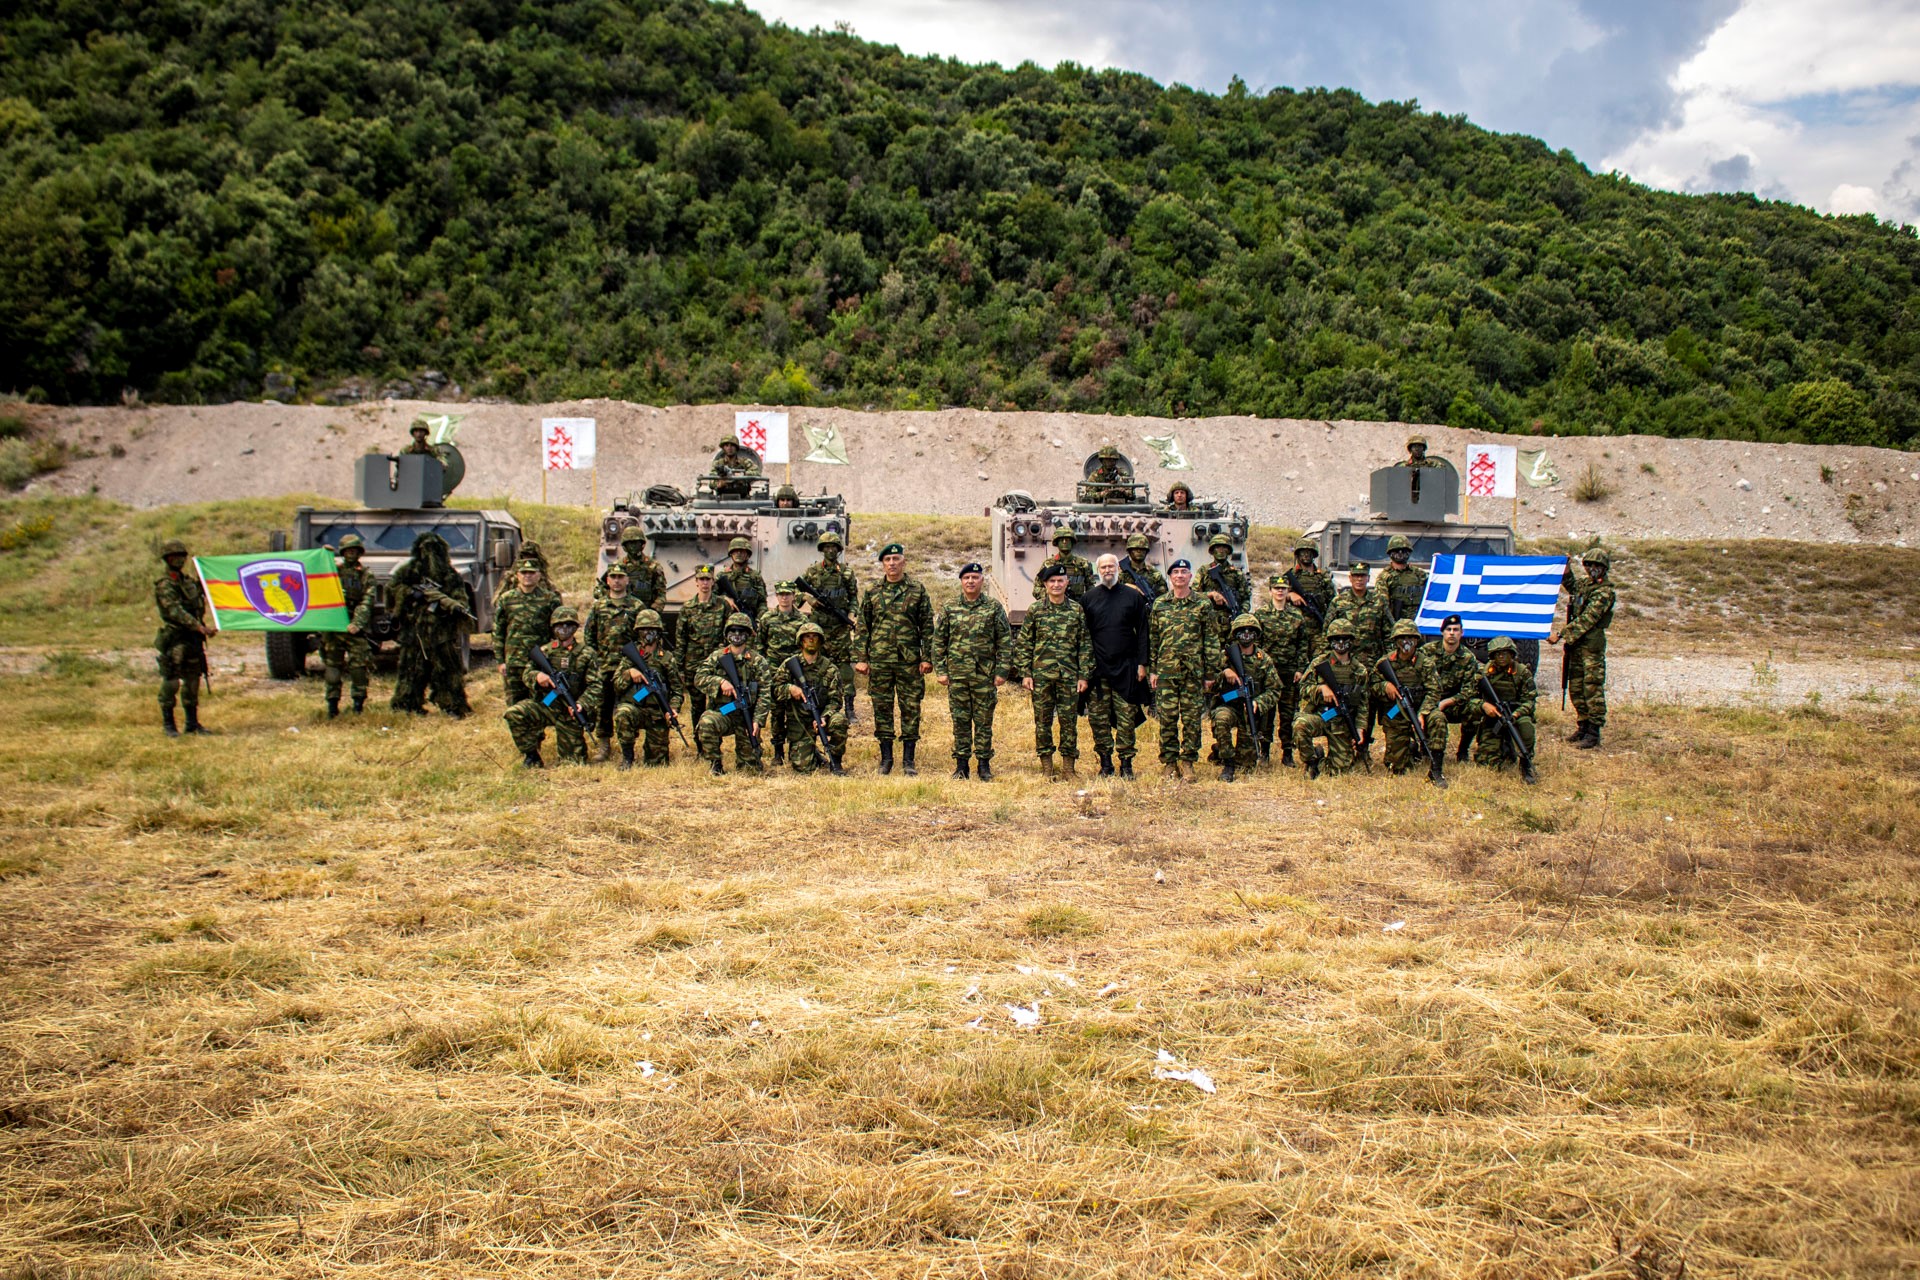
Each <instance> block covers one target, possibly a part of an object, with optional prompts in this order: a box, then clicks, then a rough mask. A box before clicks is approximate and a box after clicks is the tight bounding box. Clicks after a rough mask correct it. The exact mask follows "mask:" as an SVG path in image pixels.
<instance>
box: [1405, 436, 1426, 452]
mask: <svg viewBox="0 0 1920 1280" xmlns="http://www.w3.org/2000/svg"><path fill="white" fill-rule="evenodd" d="M1415 445H1419V446H1420V447H1421V448H1422V449H1424V448H1426V447H1427V438H1426V437H1425V436H1420V435H1413V436H1408V437H1407V448H1409V449H1411V448H1413V446H1415Z"/></svg>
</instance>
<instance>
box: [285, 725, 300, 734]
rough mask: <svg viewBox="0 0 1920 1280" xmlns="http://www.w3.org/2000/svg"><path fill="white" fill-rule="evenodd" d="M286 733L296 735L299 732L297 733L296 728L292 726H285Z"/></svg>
mask: <svg viewBox="0 0 1920 1280" xmlns="http://www.w3.org/2000/svg"><path fill="white" fill-rule="evenodd" d="M287 732H288V733H298V732H300V731H299V730H298V729H296V728H294V727H293V726H292V725H288V726H287Z"/></svg>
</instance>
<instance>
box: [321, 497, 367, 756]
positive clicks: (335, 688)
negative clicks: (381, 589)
mask: <svg viewBox="0 0 1920 1280" xmlns="http://www.w3.org/2000/svg"><path fill="white" fill-rule="evenodd" d="M366 549H367V544H366V542H365V541H364V540H362V539H361V537H360V535H359V534H357V533H350V534H348V535H347V536H346V537H344V538H342V539H340V547H339V549H338V550H336V551H335V552H334V553H333V571H334V573H335V574H336V575H338V577H339V579H340V594H341V596H342V597H343V598H344V599H345V600H346V604H347V617H348V619H349V621H348V623H347V629H346V630H345V631H323V632H321V633H320V661H321V662H323V663H325V664H326V668H327V719H329V720H332V719H333V718H334V717H336V716H338V715H339V714H340V686H341V685H342V683H344V682H351V684H352V686H353V714H355V715H359V714H360V713H361V712H363V711H364V710H365V709H366V706H367V679H368V676H369V674H370V673H371V671H372V669H373V644H372V642H371V641H369V640H368V639H367V636H366V624H365V623H364V622H362V621H361V617H360V605H361V603H362V602H363V601H365V600H366V598H367V590H368V588H369V587H371V586H372V585H373V570H371V569H369V568H367V567H366V566H365V565H363V564H361V563H360V557H361V556H362V555H363V554H365V552H366ZM343 676H344V677H345V681H343V680H342V677H343Z"/></svg>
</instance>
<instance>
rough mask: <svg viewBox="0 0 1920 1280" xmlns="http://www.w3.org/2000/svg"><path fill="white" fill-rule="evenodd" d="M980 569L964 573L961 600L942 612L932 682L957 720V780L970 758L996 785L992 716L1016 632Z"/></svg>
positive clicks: (935, 633)
mask: <svg viewBox="0 0 1920 1280" xmlns="http://www.w3.org/2000/svg"><path fill="white" fill-rule="evenodd" d="M985 583H986V571H985V570H984V569H983V568H982V567H981V566H980V565H978V564H967V565H963V566H961V569H960V598H959V599H958V600H955V601H954V602H953V603H952V604H950V605H948V606H947V607H946V608H944V609H942V610H941V611H940V620H939V622H937V623H935V624H934V628H933V678H934V679H935V680H938V681H939V682H940V683H941V684H942V685H944V686H946V690H947V711H948V713H949V714H950V715H951V716H952V717H953V776H954V777H956V778H965V777H966V776H967V762H968V758H969V757H970V756H971V757H972V758H973V759H975V760H977V761H979V764H980V770H979V776H980V781H982V782H991V781H993V712H994V707H995V706H996V705H997V704H998V702H999V700H1000V693H999V690H1000V686H1001V685H1004V684H1005V683H1006V682H1007V672H1008V671H1009V670H1010V669H1011V668H1012V666H1013V628H1012V627H1011V626H1010V625H1009V624H1008V622H1007V611H1006V610H1005V609H1003V608H1002V607H1001V606H1000V602H999V601H998V600H995V599H994V598H993V597H991V596H989V595H988V594H987V593H986V592H985V591H984V590H983V589H982V588H983V587H984V585H985Z"/></svg>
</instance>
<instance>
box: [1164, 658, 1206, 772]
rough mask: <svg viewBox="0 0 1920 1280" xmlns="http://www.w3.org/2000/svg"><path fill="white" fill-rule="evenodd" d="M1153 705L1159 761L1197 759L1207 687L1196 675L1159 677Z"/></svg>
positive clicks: (1191, 761) (1170, 762)
mask: <svg viewBox="0 0 1920 1280" xmlns="http://www.w3.org/2000/svg"><path fill="white" fill-rule="evenodd" d="M1153 708H1154V712H1155V714H1157V715H1158V716H1159V717H1160V763H1161V764H1173V763H1175V762H1176V761H1181V760H1184V761H1186V762H1187V763H1188V764H1192V763H1193V762H1194V761H1196V760H1198V759H1199V758H1200V726H1201V722H1202V721H1204V720H1205V719H1206V714H1207V706H1206V690H1205V689H1203V688H1202V687H1201V681H1200V677H1198V676H1161V677H1160V687H1159V688H1158V689H1157V690H1155V691H1154V697H1153Z"/></svg>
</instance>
